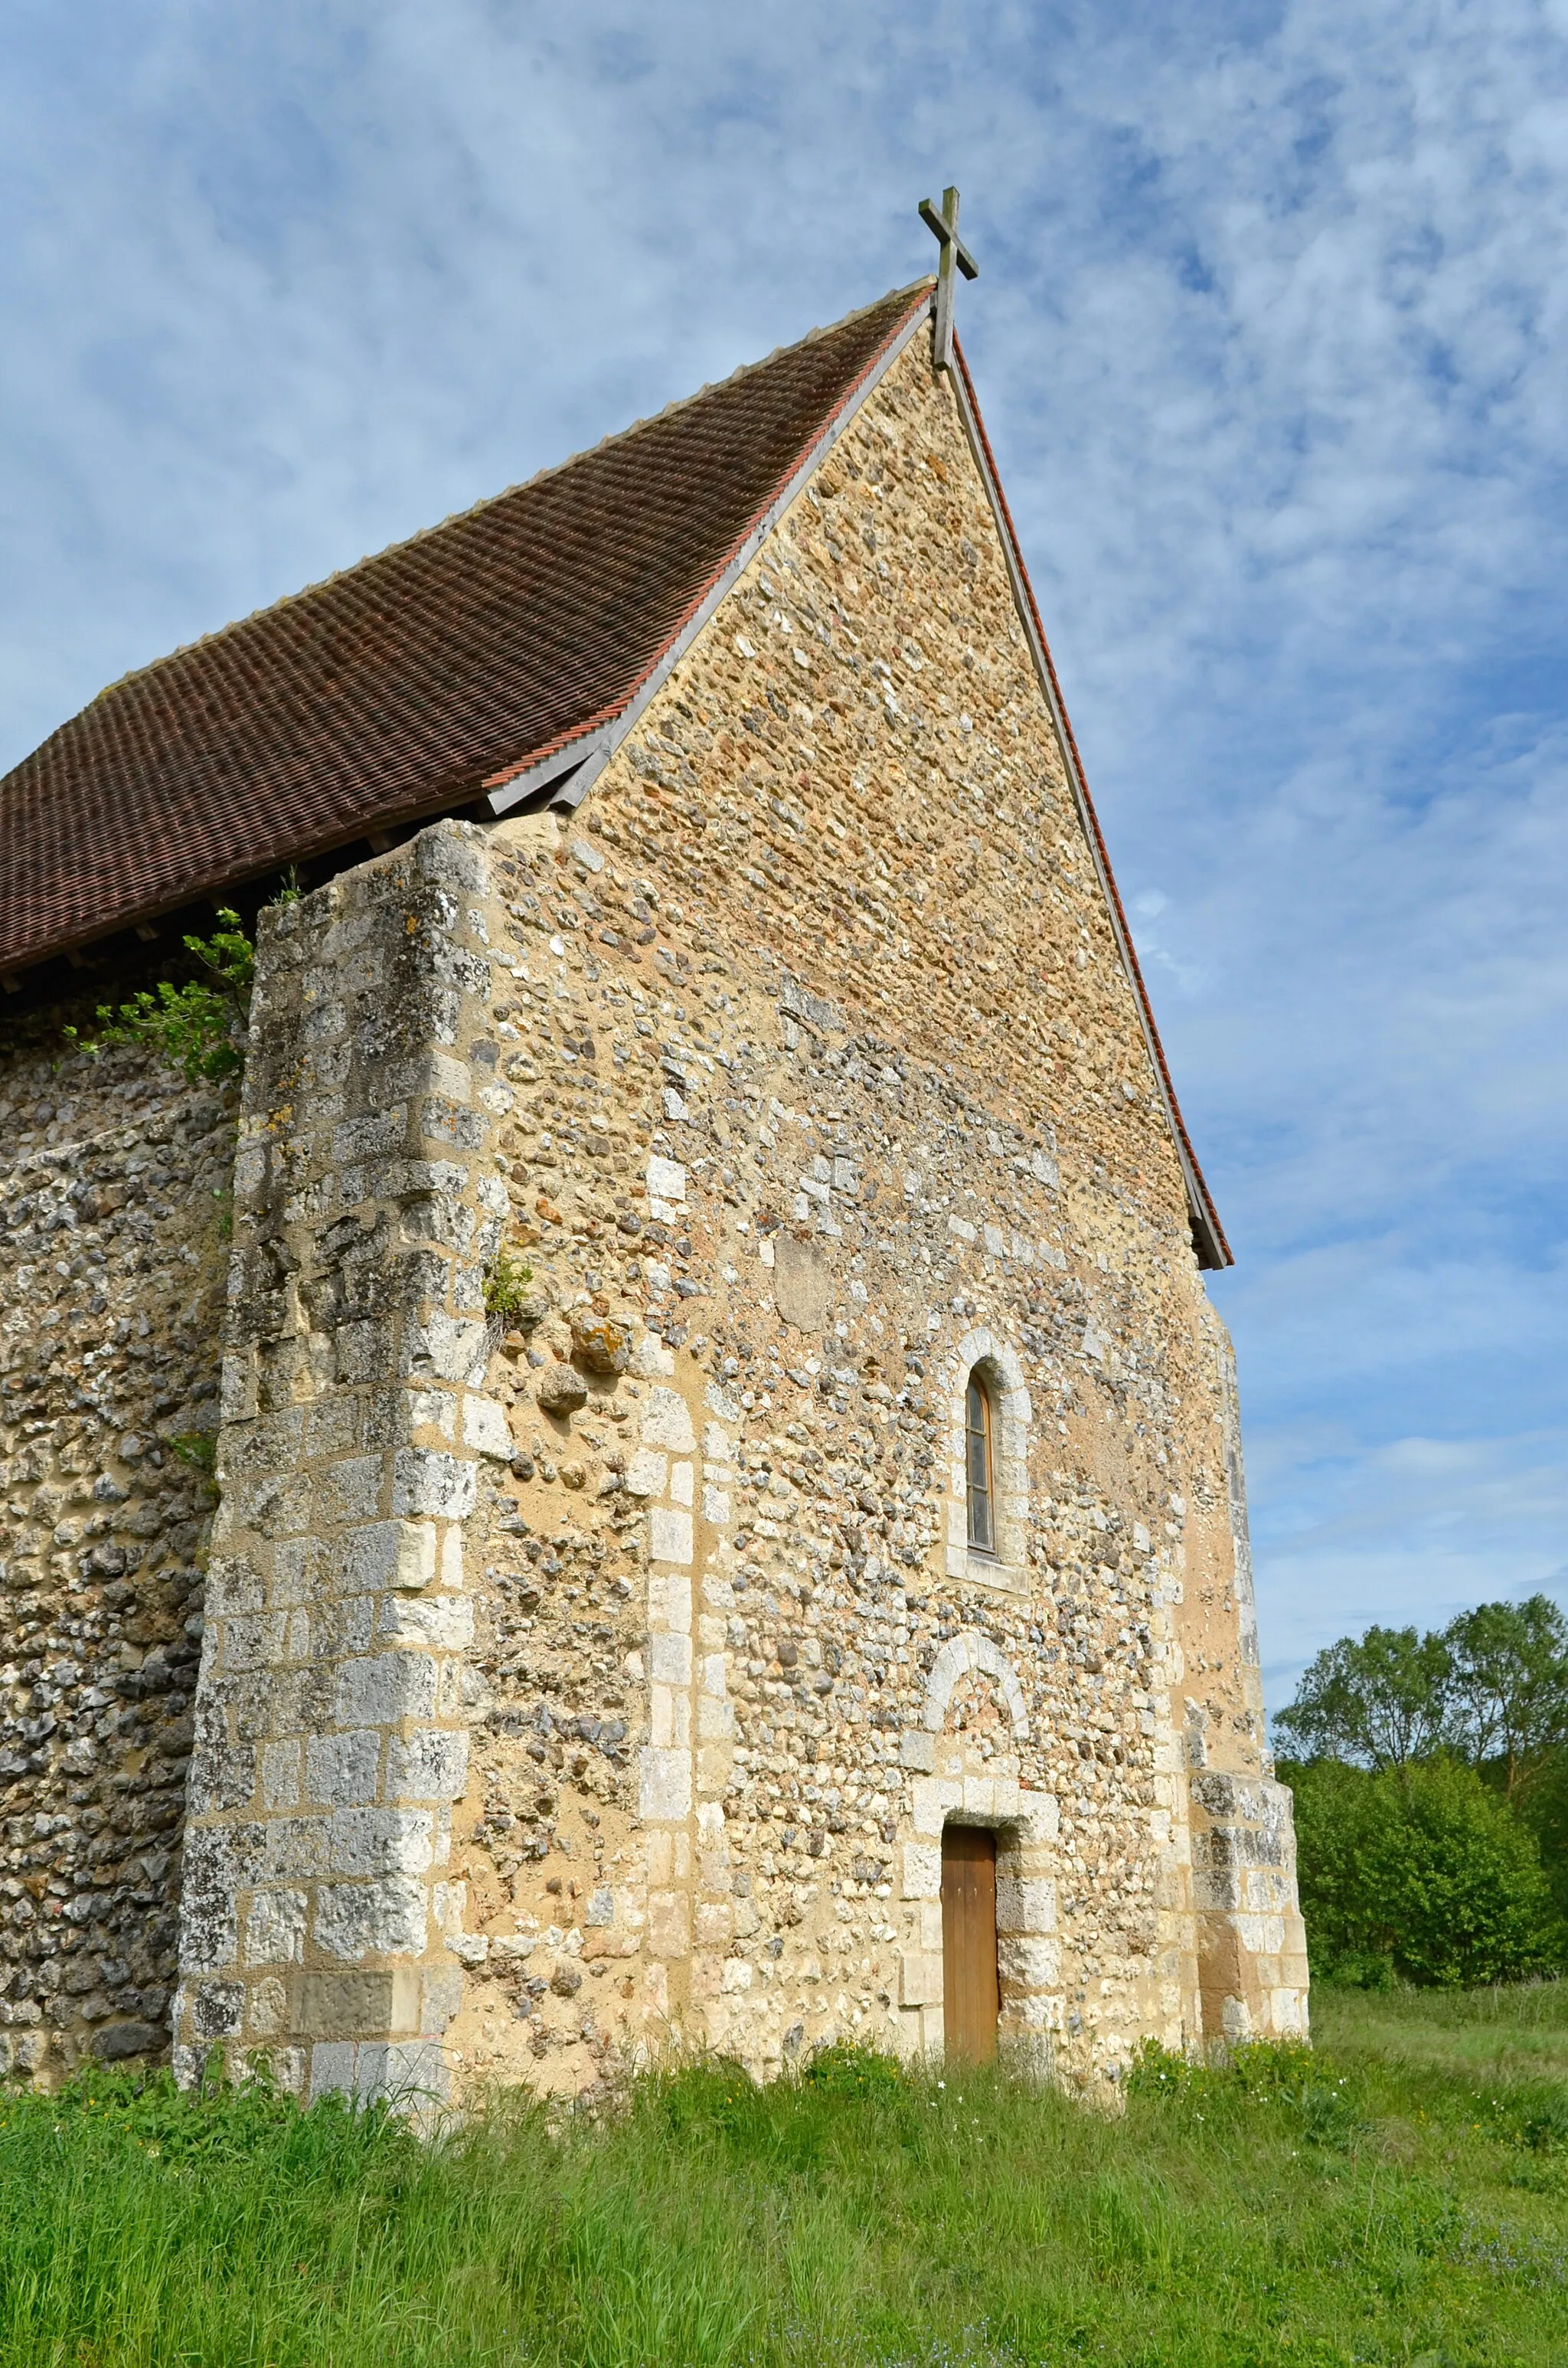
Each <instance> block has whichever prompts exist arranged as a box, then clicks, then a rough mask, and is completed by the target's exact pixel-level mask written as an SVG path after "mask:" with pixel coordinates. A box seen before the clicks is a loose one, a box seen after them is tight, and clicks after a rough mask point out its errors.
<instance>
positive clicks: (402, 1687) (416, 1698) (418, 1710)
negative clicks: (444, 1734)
mask: <svg viewBox="0 0 1568 2368" xmlns="http://www.w3.org/2000/svg"><path fill="white" fill-rule="evenodd" d="M333 1708H334V1714H335V1724H336V1725H339V1726H354V1727H358V1726H391V1725H395V1723H396V1722H397V1721H398V1720H400V1719H404V1718H410V1719H426V1720H427V1719H429V1718H432V1717H433V1716H434V1715H435V1710H436V1664H435V1662H434V1661H433V1660H432V1659H431V1658H430V1656H428V1654H426V1653H398V1652H393V1653H377V1654H375V1655H374V1656H372V1657H370V1658H369V1659H366V1660H354V1661H345V1662H344V1664H343V1665H342V1667H341V1668H339V1669H338V1671H337V1672H336V1685H335V1700H334V1704H333Z"/></svg>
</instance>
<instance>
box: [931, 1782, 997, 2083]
mask: <svg viewBox="0 0 1568 2368" xmlns="http://www.w3.org/2000/svg"><path fill="white" fill-rule="evenodd" d="M1001 2006H1002V2001H1001V1997H1000V1994H999V1989H998V1985H997V1979H996V1837H995V1835H994V1834H992V1833H987V1832H986V1831H985V1829H984V1827H982V1826H946V1827H943V1830H942V2030H943V2034H944V2038H945V2041H946V2045H947V2051H948V2054H949V2055H950V2056H952V2057H953V2058H955V2059H956V2060H957V2061H958V2062H960V2063H962V2064H989V2063H990V2062H991V2061H992V2059H993V2057H994V2055H995V2053H996V2018H997V2016H998V2014H999V2013H1000V2012H1001Z"/></svg>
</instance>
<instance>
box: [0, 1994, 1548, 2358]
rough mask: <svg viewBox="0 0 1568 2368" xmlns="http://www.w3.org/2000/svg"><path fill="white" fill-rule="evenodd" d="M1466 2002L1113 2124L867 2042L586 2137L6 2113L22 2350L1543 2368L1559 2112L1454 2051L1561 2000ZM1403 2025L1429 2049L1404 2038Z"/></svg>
mask: <svg viewBox="0 0 1568 2368" xmlns="http://www.w3.org/2000/svg"><path fill="white" fill-rule="evenodd" d="M1444 2004H1445V2008H1446V2009H1447V2012H1448V2021H1447V2023H1446V2024H1445V2023H1443V2022H1442V2021H1440V2020H1437V2019H1435V2018H1434V2016H1433V2014H1432V2012H1431V2010H1430V2009H1429V2008H1428V2005H1427V2002H1426V2001H1425V2000H1412V1999H1401V1998H1398V1997H1397V1996H1396V1997H1395V1998H1392V1999H1390V1998H1379V1999H1377V2000H1375V2001H1372V2002H1371V2005H1372V2006H1373V2007H1375V2009H1376V2012H1377V2014H1378V2015H1379V2016H1381V2018H1383V2023H1381V2024H1379V2025H1378V2026H1376V2028H1373V2027H1371V2026H1369V2025H1367V2024H1366V2022H1365V2020H1364V2017H1365V2013H1366V2011H1367V2009H1365V2008H1364V2007H1363V2006H1361V2005H1359V2004H1358V2003H1357V2002H1354V2001H1349V2002H1346V2003H1344V2005H1343V2006H1341V2005H1340V2003H1339V2002H1336V2001H1334V2000H1330V2001H1328V2010H1327V2013H1326V2015H1325V2016H1324V2020H1325V2021H1327V2022H1328V2023H1329V2024H1330V2026H1331V2027H1332V2026H1333V2024H1334V2022H1335V2015H1336V2014H1337V2015H1338V2016H1339V2017H1340V2020H1341V2021H1342V2022H1343V2023H1344V2025H1345V2029H1344V2031H1343V2032H1335V2034H1334V2036H1333V2037H1332V2038H1331V2041H1330V2044H1329V2045H1328V2046H1327V2047H1320V2048H1319V2049H1318V2050H1317V2051H1315V2052H1309V2051H1307V2050H1304V2049H1290V2048H1286V2049H1256V2050H1252V2051H1248V2052H1247V2053H1246V2054H1244V2055H1242V2056H1241V2057H1240V2058H1239V2059H1238V2060H1237V2061H1236V2063H1235V2064H1234V2065H1233V2066H1231V2067H1230V2068H1229V2069H1227V2070H1224V2071H1205V2070H1199V2071H1195V2070H1193V2069H1192V2068H1191V2067H1189V2066H1186V2065H1184V2064H1182V2063H1181V2062H1180V2061H1179V2060H1177V2059H1175V2058H1169V2057H1162V2056H1160V2055H1157V2054H1150V2055H1146V2056H1145V2057H1144V2059H1143V2060H1142V2063H1141V2065H1140V2066H1139V2068H1138V2070H1137V2072H1136V2073H1135V2075H1134V2077H1133V2078H1132V2079H1131V2082H1130V2084H1129V2087H1130V2090H1131V2093H1130V2094H1129V2096H1128V2098H1127V2103H1126V2111H1125V2112H1124V2113H1123V2114H1122V2115H1120V2116H1119V2117H1116V2118H1112V2117H1109V2116H1106V2115H1101V2114H1098V2113H1095V2112H1088V2111H1086V2110H1085V2109H1084V2108H1082V2107H1079V2106H1076V2105H1074V2104H1072V2103H1070V2102H1068V2101H1067V2100H1064V2099H1063V2098H1062V2097H1060V2096H1058V2095H1056V2094H1054V2093H1052V2092H1050V2091H1040V2090H1035V2089H1028V2088H1024V2087H1020V2086H1015V2085H1010V2084H1009V2083H1008V2082H1006V2080H1005V2079H1003V2078H999V2077H997V2076H994V2075H989V2074H988V2075H984V2076H982V2075H977V2074H970V2073H964V2074H955V2075H953V2076H952V2077H950V2078H947V2079H946V2080H945V2082H944V2081H943V2080H940V2079H937V2078H913V2079H911V2078H903V2077H902V2076H899V2075H897V2074H896V2073H894V2072H893V2071H892V2068H891V2067H889V2066H883V2065H881V2064H880V2063H878V2062H877V2061H876V2060H875V2059H870V2060H868V2059H865V2058H856V2057H853V2056H836V2057H834V2058H830V2059H828V2060H826V2061H824V2062H822V2063H819V2065H818V2066H816V2067H815V2073H816V2077H814V2078H812V2077H808V2078H801V2079H798V2080H794V2081H790V2082H781V2083H779V2084H778V2085H777V2086H775V2087H773V2088H770V2089H767V2090H758V2089H754V2088H753V2087H752V2085H751V2083H750V2082H749V2081H748V2080H747V2079H746V2078H744V2074H742V2073H740V2072H738V2071H737V2070H735V2069H733V2067H730V2066H724V2065H722V2064H706V2065H699V2066H694V2067H692V2068H690V2069H687V2070H686V2071H684V2072H680V2073H678V2074H669V2075H661V2076H658V2077H654V2078H647V2079H644V2080H642V2081H641V2082H639V2083H638V2084H636V2085H635V2086H634V2088H633V2089H631V2093H630V2094H629V2096H628V2098H627V2100H626V2101H625V2104H624V2106H623V2107H622V2108H621V2109H620V2110H619V2111H618V2112H616V2113H615V2114H614V2115H612V2116H609V2117H607V2118H605V2119H603V2120H601V2121H600V2122H598V2123H588V2122H576V2123H573V2122H568V2123H566V2124H565V2125H564V2126H560V2125H557V2126H555V2127H553V2128H552V2127H551V2124H549V2123H547V2121H546V2119H545V2117H544V2115H543V2113H542V2112H540V2109H539V2108H537V2107H534V2106H530V2105H529V2104H528V2102H527V2101H526V2100H523V2099H520V2098H518V2097H516V2096H511V2097H503V2098H499V2099H497V2100H494V2103H493V2104H492V2106H491V2108H490V2110H489V2111H488V2112H484V2113H483V2114H478V2115H475V2116H474V2117H473V2118H472V2120H471V2121H470V2122H469V2123H467V2124H466V2125H465V2126H464V2127H463V2128H461V2129H460V2130H454V2131H453V2132H451V2133H450V2134H449V2135H446V2136H445V2137H442V2138H439V2139H437V2140H434V2141H422V2140H420V2139H419V2138H417V2137H415V2135H412V2134H411V2132H410V2131H409V2130H408V2129H407V2128H406V2127H405V2126H404V2125H403V2124H401V2123H398V2122H397V2121H396V2120H394V2119H392V2118H390V2117H388V2116H386V2115H384V2114H381V2113H379V2112H367V2113H353V2112H347V2111H346V2110H344V2109H343V2108H342V2107H341V2106H338V2105H334V2104H325V2105H318V2106H317V2107H315V2108H314V2109H313V2110H312V2112H307V2113H301V2112H298V2111H296V2110H295V2109H294V2108H293V2107H292V2106H291V2105H290V2104H289V2103H288V2102H286V2101H285V2100H281V2099H279V2098H277V2097H273V2096H269V2095H268V2094H267V2092H266V2091H265V2090H264V2089H257V2088H254V2087H253V2088H249V2089H241V2090H239V2091H237V2092H236V2091H234V2090H232V2089H212V2090H210V2091H209V2092H208V2093H207V2094H205V2095H203V2096H199V2097H193V2098H187V2097H179V2096H176V2094H175V2093H174V2092H173V2091H172V2090H171V2089H169V2088H168V2086H167V2084H166V2083H165V2082H163V2081H158V2082H154V2083H153V2084H152V2085H150V2086H149V2087H146V2088H143V2089H140V2090H139V2089H136V2088H135V2086H134V2085H133V2084H132V2083H131V2081H130V2080H128V2079H126V2078H116V2077H112V2076H107V2075H105V2076H98V2077H97V2078H94V2079H93V2080H91V2081H89V2082H87V2083H86V2084H85V2085H83V2086H81V2087H79V2088H77V2089H74V2090H72V2091H71V2092H70V2093H69V2094H67V2095H65V2096H62V2097H57V2098H54V2099H47V2098H37V2097H31V2096H25V2097H24V2096H18V2097H8V2098H6V2099H4V2100H0V2363H11V2362H17V2363H19V2362H28V2363H32V2362H50V2363H59V2368H142V2363H148V2368H151V2363H159V2368H163V2364H164V2363H174V2362H180V2363H186V2362H202V2363H214V2368H217V2364H218V2363H222V2368H252V2364H253V2363H254V2368H361V2363H371V2362H373V2363H375V2368H393V2363H397V2368H401V2363H404V2362H407V2363H411V2364H412V2363H418V2364H419V2368H425V2363H432V2368H433V2363H437V2362H440V2363H443V2368H446V2363H463V2368H470V2363H473V2364H474V2368H478V2363H489V2362H540V2363H550V2368H555V2364H556V2363H564V2362H583V2363H592V2368H643V2363H648V2368H652V2363H666V2362H667V2363H672V2368H674V2364H676V2363H678V2368H687V2363H691V2368H698V2363H709V2362H726V2363H729V2362H734V2363H742V2362H756V2363H759V2368H760V2363H775V2362H777V2363H779V2368H783V2363H790V2368H796V2364H797V2363H798V2364H799V2368H806V2364H807V2363H811V2368H824V2364H825V2363H839V2362H843V2363H849V2362H855V2363H869V2362H889V2363H892V2362H910V2363H915V2362H920V2363H928V2368H939V2363H940V2364H941V2368H946V2363H953V2368H957V2363H959V2362H975V2363H999V2362H1117V2363H1119V2368H1285V2364H1286V2363H1290V2368H1297V2363H1301V2362H1308V2363H1312V2368H1329V2363H1333V2368H1339V2363H1341V2362H1344V2363H1349V2362H1377V2363H1384V2362H1386V2363H1391V2368H1392V2363H1394V2362H1399V2363H1402V2368H1415V2363H1420V2368H1538V2363H1539V2368H1546V2364H1547V2363H1548V2362H1551V2363H1554V2364H1555V2363H1561V2362H1564V2361H1568V2088H1565V2087H1564V2085H1563V2083H1562V2081H1560V2080H1555V2079H1553V2078H1549V2077H1546V2076H1543V2075H1541V2074H1540V2072H1539V2071H1536V2070H1530V2071H1529V2072H1528V2074H1527V2076H1526V2077H1524V2078H1520V2079H1517V2080H1515V2079H1509V2078H1501V2077H1498V2078H1492V2079H1490V2080H1488V2081H1485V2082H1483V2083H1482V2084H1481V2085H1480V2086H1478V2082H1477V2074H1476V2067H1475V2065H1474V2062H1473V2061H1472V2060H1471V2058H1470V2057H1469V2056H1467V2055H1466V2054H1465V2045H1466V2040H1467V2034H1468V2033H1470V2032H1472V2031H1473V2030H1474V2029H1476V2028H1478V2027H1481V2026H1482V2025H1483V2023H1485V2022H1486V2021H1487V2020H1488V2018H1490V2021H1491V2024H1492V2026H1493V2027H1494V2029H1497V2030H1501V2029H1504V2028H1506V2027H1511V2026H1509V2025H1508V2022H1507V2018H1508V2016H1509V2014H1510V2012H1512V2014H1513V2015H1514V2018H1515V2022H1516V2023H1517V2028H1518V2029H1519V2030H1520V2031H1521V2032H1529V2031H1530V2030H1531V2029H1535V2028H1541V2027H1550V2028H1551V2029H1553V2030H1555V2029H1557V2028H1559V2026H1558V2025H1557V2024H1556V2023H1555V2022H1554V2021H1552V2020H1551V2017H1552V2016H1553V2015H1554V2014H1555V2005H1554V2004H1551V2006H1550V2008H1549V2009H1543V2008H1542V2006H1541V2004H1540V1994H1539V1993H1529V1992H1527V1993H1524V1994H1522V1995H1519V1996H1517V1997H1516V1998H1514V1999H1513V2001H1512V2003H1511V2004H1510V2000H1509V1997H1508V1994H1506V1993H1505V1994H1504V1995H1503V1998H1502V2001H1501V2003H1499V2004H1498V2005H1497V2006H1496V2007H1495V2009H1485V2008H1483V2007H1482V2006H1481V2005H1480V2004H1479V2002H1478V2001H1476V2000H1474V1999H1467V1998H1463V1997H1460V1998H1451V1999H1449V2000H1446V2001H1445V2002H1444ZM1401 2015H1403V2017H1404V2027H1406V2028H1408V2030H1410V2031H1411V2032H1415V2033H1417V2034H1418V2035H1419V2037H1420V2043H1421V2044H1420V2048H1419V2050H1418V2051H1417V2055H1416V2056H1415V2057H1414V2058H1407V2057H1405V2056H1403V2055H1401V2054H1400V2053H1399V2052H1398V2050H1397V2049H1395V2048H1391V2047H1390V2046H1388V2045H1384V2044H1380V2043H1379V2042H1378V2040H1377V2037H1376V2029H1381V2028H1382V2027H1383V2024H1386V2023H1388V2022H1389V2019H1390V2018H1392V2025H1391V2027H1392V2028H1395V2029H1398V2028H1399V2027H1400V2023H1399V2018H1400V2017H1401ZM1358 2016H1362V2017H1363V2021H1361V2022H1359V2023H1358V2021H1357V2017H1358ZM1532 2017H1534V2018H1535V2021H1532V2020H1531V2018H1532ZM1445 2031H1446V2032H1448V2034H1449V2060H1447V2061H1445V2060H1444V2059H1443V2057H1442V2054H1441V2049H1440V2047H1439V2046H1438V2045H1437V2039H1440V2038H1441V2035H1442V2033H1443V2032H1445Z"/></svg>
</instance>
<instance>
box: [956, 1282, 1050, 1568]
mask: <svg viewBox="0 0 1568 2368" xmlns="http://www.w3.org/2000/svg"><path fill="white" fill-rule="evenodd" d="M946 1371H947V1376H948V1413H949V1450H950V1453H951V1459H952V1466H951V1483H950V1486H949V1492H948V1538H947V1548H946V1554H945V1560H946V1564H947V1571H948V1576H949V1578H962V1579H971V1580H976V1581H978V1582H979V1583H980V1584H981V1585H982V1586H985V1587H1005V1588H1009V1589H1010V1590H1011V1591H1013V1592H1015V1593H1021V1592H1022V1591H1023V1589H1024V1588H1025V1587H1026V1585H1027V1583H1028V1531H1029V1467H1028V1451H1029V1426H1030V1424H1031V1422H1032V1420H1033V1417H1034V1408H1033V1405H1032V1403H1031V1401H1030V1398H1029V1393H1028V1383H1026V1381H1025V1380H1024V1369H1023V1365H1022V1363H1021V1362H1020V1360H1019V1358H1018V1355H1017V1350H1016V1349H1013V1348H1011V1347H1010V1346H1009V1345H1008V1343H1007V1342H1006V1340H1003V1339H1000V1338H998V1337H997V1335H996V1334H995V1333H994V1332H991V1331H988V1330H987V1329H986V1328H985V1326H983V1325H980V1326H976V1327H975V1328H974V1330H972V1331H971V1332H966V1333H965V1334H964V1336H963V1338H962V1339H961V1340H960V1342H959V1344H958V1347H957V1349H956V1350H955V1351H954V1353H953V1357H952V1360H951V1362H950V1364H949V1366H948V1367H947V1368H946ZM974 1372H979V1374H980V1376H981V1378H982V1380H983V1382H984V1383H985V1384H986V1386H987V1388H988V1390H989V1393H990V1396H991V1401H992V1412H993V1416H994V1425H995V1429H994V1440H993V1447H994V1459H995V1470H994V1475H993V1480H994V1500H995V1515H996V1551H995V1553H994V1554H981V1553H978V1552H977V1551H976V1550H975V1549H974V1548H973V1547H972V1546H971V1544H970V1543H969V1503H968V1486H969V1483H968V1473H967V1464H966V1460H965V1457H966V1449H965V1438H964V1424H965V1401H966V1398H967V1395H968V1391H969V1383H970V1376H971V1373H974Z"/></svg>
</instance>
